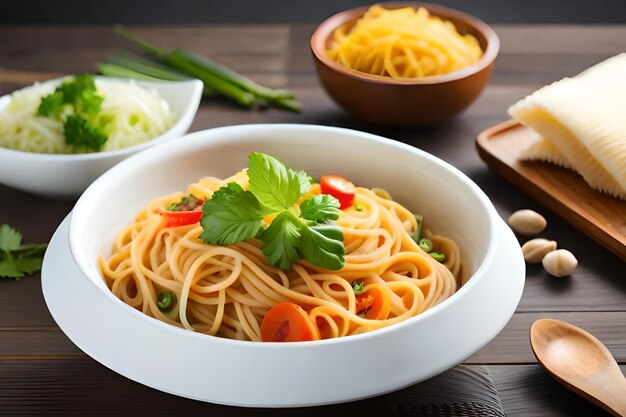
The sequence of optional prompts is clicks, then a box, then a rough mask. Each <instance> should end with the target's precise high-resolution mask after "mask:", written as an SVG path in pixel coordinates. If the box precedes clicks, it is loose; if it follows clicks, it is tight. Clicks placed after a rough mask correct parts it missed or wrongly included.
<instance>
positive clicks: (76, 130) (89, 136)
mask: <svg viewBox="0 0 626 417" xmlns="http://www.w3.org/2000/svg"><path fill="white" fill-rule="evenodd" d="M63 134H64V135H65V141H66V142H67V144H68V145H72V146H75V147H77V148H85V149H90V150H94V151H99V150H100V149H102V146H104V144H105V143H106V141H107V139H108V138H107V135H105V134H104V133H103V132H102V130H100V129H99V128H98V127H97V126H94V125H93V124H92V123H90V122H89V121H88V120H87V119H85V118H84V117H83V116H77V115H74V114H70V115H69V116H67V119H66V120H65V124H64V125H63Z"/></svg>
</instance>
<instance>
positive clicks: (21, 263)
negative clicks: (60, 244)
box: [0, 224, 48, 280]
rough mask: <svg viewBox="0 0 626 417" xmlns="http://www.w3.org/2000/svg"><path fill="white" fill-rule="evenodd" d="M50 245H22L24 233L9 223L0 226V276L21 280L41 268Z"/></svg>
mask: <svg viewBox="0 0 626 417" xmlns="http://www.w3.org/2000/svg"><path fill="white" fill-rule="evenodd" d="M47 246H48V245H46V244H41V245H22V234H21V233H20V232H18V231H17V230H15V229H13V228H12V227H10V226H9V225H7V224H3V225H1V226H0V278H5V279H14V280H19V279H20V278H22V277H24V276H26V275H32V274H34V273H35V272H37V271H39V270H40V269H41V264H42V262H43V255H44V253H45V251H46V248H47Z"/></svg>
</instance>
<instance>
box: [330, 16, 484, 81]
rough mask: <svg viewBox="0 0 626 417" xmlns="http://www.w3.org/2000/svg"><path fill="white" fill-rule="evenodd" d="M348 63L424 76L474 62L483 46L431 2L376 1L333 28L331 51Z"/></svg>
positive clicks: (374, 70) (375, 72)
mask: <svg viewBox="0 0 626 417" xmlns="http://www.w3.org/2000/svg"><path fill="white" fill-rule="evenodd" d="M326 53H327V54H328V56H329V57H330V58H331V59H333V60H334V61H336V62H338V63H339V64H341V65H343V66H344V67H346V68H351V69H354V70H357V71H361V72H365V73H368V74H372V75H381V76H386V77H391V78H422V77H428V76H433V75H441V74H447V73H450V72H453V71H456V70H459V69H461V68H465V67H468V66H470V65H472V64H474V63H475V62H476V61H478V60H479V59H480V57H481V56H482V54H483V52H482V49H481V48H480V45H479V44H478V40H477V39H476V38H475V37H474V36H472V35H470V34H465V35H461V34H459V32H458V31H457V29H456V27H455V26H454V24H452V23H451V22H449V21H447V20H442V19H440V18H439V17H437V16H433V15H431V14H430V13H429V12H428V11H427V10H426V9H425V8H423V7H420V8H418V9H417V10H416V9H414V8H413V7H402V8H399V9H386V8H384V7H382V6H380V5H374V6H372V7H370V8H369V9H368V10H367V12H366V13H365V14H364V15H363V17H361V18H360V19H359V20H357V22H356V23H355V24H354V25H352V26H350V25H349V24H348V25H343V26H341V27H339V28H338V29H336V30H335V32H334V33H333V40H332V43H331V45H330V47H329V48H328V50H327V51H326Z"/></svg>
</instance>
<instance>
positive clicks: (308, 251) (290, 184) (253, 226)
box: [200, 152, 345, 270]
mask: <svg viewBox="0 0 626 417" xmlns="http://www.w3.org/2000/svg"><path fill="white" fill-rule="evenodd" d="M248 178H249V190H247V191H245V190H244V189H243V188H242V187H241V186H240V185H238V184H236V183H234V182H231V183H228V184H227V185H226V186H224V187H222V188H220V189H219V190H218V191H216V192H215V194H213V197H212V198H211V199H210V200H207V201H206V202H205V203H204V206H203V215H202V219H201V220H200V224H201V225H202V227H203V229H204V232H203V233H202V234H201V235H200V237H201V238H202V239H204V240H205V241H206V242H208V243H212V244H218V245H231V244H234V243H237V242H241V241H243V240H246V239H249V238H253V237H256V238H258V239H260V240H261V241H263V242H265V243H266V245H265V247H264V248H263V253H264V254H265V255H266V256H267V258H268V259H269V261H270V263H271V264H272V265H274V266H276V267H278V268H281V269H283V270H287V269H289V268H290V267H291V265H292V264H294V263H295V262H298V261H299V260H300V259H305V260H307V261H308V262H310V263H312V264H314V265H317V266H319V267H322V268H325V269H330V270H338V269H341V268H342V267H343V265H344V255H345V248H344V246H343V234H342V232H341V229H339V227H337V226H336V225H334V223H333V221H334V220H337V219H338V218H339V213H340V210H339V201H337V199H336V198H334V197H332V196H330V195H328V194H320V195H315V196H312V197H310V198H308V199H307V200H305V201H304V202H302V204H301V205H300V206H299V207H298V206H297V205H296V203H297V202H298V201H299V200H300V199H301V198H302V197H303V196H304V195H305V194H306V193H307V192H308V191H309V189H310V187H311V182H310V177H309V176H308V175H307V174H306V173H305V172H304V171H294V170H292V169H290V168H287V167H286V166H285V165H283V164H282V163H281V162H280V161H278V160H277V159H276V158H273V157H271V156H269V155H266V154H263V153H260V152H253V153H251V154H250V155H249V156H248ZM269 215H273V220H272V222H271V223H270V225H269V226H268V227H267V228H266V227H265V224H264V222H263V219H264V218H265V217H267V216H269Z"/></svg>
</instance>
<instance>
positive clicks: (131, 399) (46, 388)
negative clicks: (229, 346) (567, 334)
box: [0, 359, 626, 417]
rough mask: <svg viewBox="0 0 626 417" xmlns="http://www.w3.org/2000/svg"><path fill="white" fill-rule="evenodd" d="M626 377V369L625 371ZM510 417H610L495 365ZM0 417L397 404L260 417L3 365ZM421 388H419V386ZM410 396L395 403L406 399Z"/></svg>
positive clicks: (72, 367)
mask: <svg viewBox="0 0 626 417" xmlns="http://www.w3.org/2000/svg"><path fill="white" fill-rule="evenodd" d="M621 369H622V372H626V366H622V367H621ZM489 370H490V371H491V372H492V374H493V376H492V378H493V381H494V383H495V386H496V389H497V390H498V393H499V394H500V396H501V399H502V403H503V407H504V408H505V410H506V411H507V416H509V417H535V416H554V417H561V416H563V417H566V416H587V417H594V416H599V417H600V416H608V414H607V413H605V412H604V411H603V410H601V409H600V408H598V407H596V406H594V405H592V404H591V403H589V402H587V401H585V400H584V399H582V398H580V397H578V396H576V395H575V394H573V393H572V392H571V391H569V390H567V389H566V388H564V387H562V386H561V385H560V384H558V383H557V382H556V381H555V380H554V379H553V378H552V377H550V376H549V375H548V374H547V373H546V372H545V371H544V370H543V369H542V368H541V367H540V366H539V365H517V366H512V365H492V366H489ZM0 375H2V378H0V411H2V415H5V416H33V415H37V416H43V415H64V416H84V415H89V416H111V415H132V414H135V415H147V414H148V413H149V414H150V415H155V416H170V415H184V416H206V415H218V416H224V417H228V416H264V417H270V416H296V415H297V416H319V415H324V416H329V417H334V416H347V415H377V416H381V417H383V416H384V417H387V416H389V417H391V416H392V415H393V413H392V407H393V405H394V400H393V399H394V396H393V395H385V396H381V397H375V398H371V399H368V400H362V401H356V402H351V403H346V404H338V405H333V406H325V407H313V408H299V409H254V408H238V407H226V406H221V405H217V404H209V403H202V402H199V401H194V400H188V399H184V398H180V397H176V396H173V395H169V394H165V393H162V392H160V391H157V390H155V389H152V388H149V387H146V386H143V385H141V384H138V383H136V382H133V381H131V380H129V379H126V378H124V377H121V376H119V375H117V374H116V373H114V372H113V371H111V370H109V369H107V368H106V367H104V366H102V365H100V364H98V363H96V362H93V361H80V360H56V361H50V360H45V359H43V360H19V361H17V360H5V361H0ZM418 386H419V385H418ZM406 393H409V394H410V393H411V391H410V389H409V390H407V391H405V392H403V393H402V392H401V393H398V394H396V395H400V396H405V395H404V394H406Z"/></svg>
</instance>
